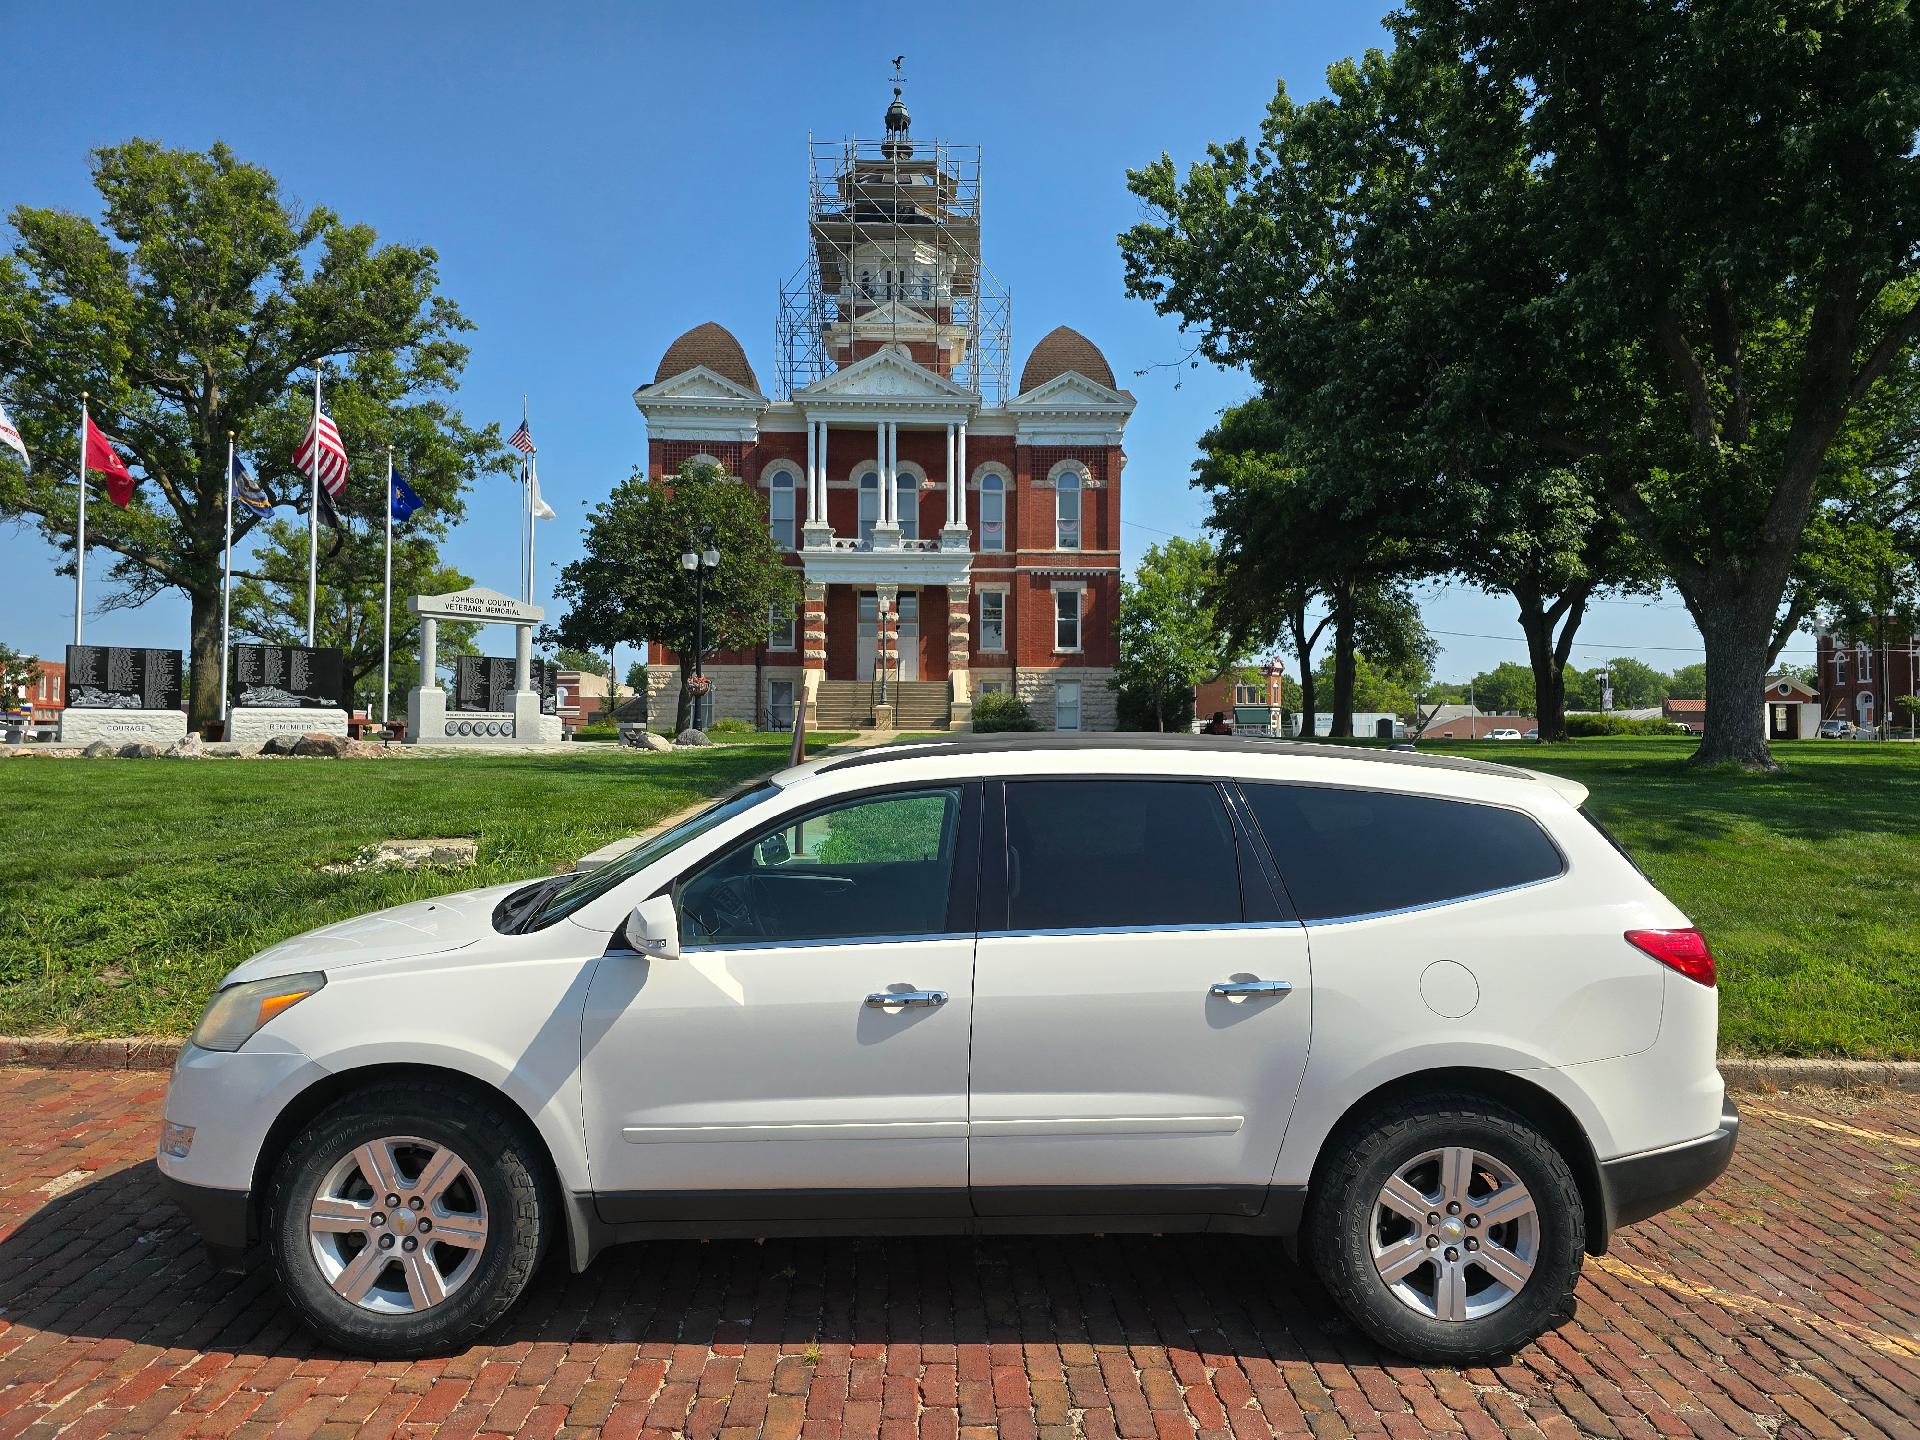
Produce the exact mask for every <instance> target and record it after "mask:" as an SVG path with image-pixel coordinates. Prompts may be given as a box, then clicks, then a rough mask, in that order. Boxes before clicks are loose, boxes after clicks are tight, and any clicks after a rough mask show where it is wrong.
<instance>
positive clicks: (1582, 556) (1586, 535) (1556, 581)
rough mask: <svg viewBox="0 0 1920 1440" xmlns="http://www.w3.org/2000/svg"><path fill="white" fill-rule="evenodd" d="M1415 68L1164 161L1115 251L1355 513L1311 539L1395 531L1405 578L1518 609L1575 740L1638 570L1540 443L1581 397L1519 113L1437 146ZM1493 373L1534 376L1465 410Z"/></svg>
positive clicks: (1130, 279) (1420, 70) (1130, 276)
mask: <svg viewBox="0 0 1920 1440" xmlns="http://www.w3.org/2000/svg"><path fill="white" fill-rule="evenodd" d="M1423 59H1424V57H1423V56H1421V55H1419V54H1414V55H1410V56H1409V55H1398V54H1396V55H1385V54H1382V53H1380V52H1377V51H1376V52H1370V53H1369V54H1367V55H1366V56H1365V57H1363V58H1362V59H1361V60H1359V61H1348V62H1343V63H1341V64H1339V65H1336V66H1334V67H1332V69H1331V70H1330V71H1329V72H1328V77H1327V78H1328V85H1329V89H1330V91H1331V94H1330V95H1329V96H1328V97H1327V98H1325V99H1322V100H1316V101H1313V102H1310V103H1307V104H1298V103H1296V102H1295V101H1293V100H1292V99H1291V97H1290V96H1289V95H1288V94H1287V92H1286V90H1285V88H1284V87H1282V88H1281V89H1280V91H1279V92H1278V94H1277V95H1276V96H1275V98H1274V100H1273V102H1272V104H1271V105H1270V106H1269V107H1268V111H1267V115H1266V118H1265V121H1264V123H1263V126H1262V129H1261V133H1260V137H1259V140H1258V142H1257V143H1254V144H1252V145H1249V144H1248V143H1247V142H1246V141H1235V142H1232V143H1230V144H1225V145H1219V146H1214V147H1212V148H1211V149H1210V151H1209V155H1208V159H1207V160H1206V161H1205V162H1203V163H1201V164H1198V165H1195V166H1193V167H1192V168H1191V169H1190V170H1189V171H1188V173H1187V174H1186V176H1185V177H1184V178H1182V177H1181V176H1180V175H1179V174H1178V172H1177V171H1176V169H1175V167H1174V164H1173V162H1172V160H1171V159H1170V158H1169V157H1166V156H1162V157H1161V158H1160V159H1159V160H1158V161H1156V162H1154V163H1153V164H1150V165H1148V166H1146V167H1144V168H1143V169H1141V170H1138V171H1134V172H1131V173H1130V174H1129V177H1128V181H1129V185H1130V187H1131V188H1132V189H1133V191H1134V192H1135V193H1136V194H1137V195H1138V196H1140V198H1141V199H1142V200H1143V201H1144V202H1145V204H1146V206H1147V210H1148V216H1147V218H1146V219H1145V220H1143V221H1142V222H1141V223H1139V224H1137V225H1135V226H1134V227H1133V228H1132V229H1130V230H1129V231H1127V232H1126V233H1125V234H1124V235H1122V236H1121V247H1122V250H1123V252H1124V254H1125V258H1126V262H1127V283H1128V288H1129V290H1130V291H1131V293H1133V294H1136V295H1139V296H1142V297H1144V298H1147V299H1150V300H1152V301H1153V302H1154V304H1155V305H1156V306H1157V308H1159V309H1160V310H1161V311H1162V312H1163V313H1174V314H1177V315H1179V316H1180V318H1181V323H1182V325H1183V327H1191V328H1193V329H1194V330H1195V331H1197V335H1198V340H1197V348H1198V349H1199V351H1200V352H1201V353H1202V354H1204V355H1205V356H1207V357H1208V358H1210V359H1213V360H1215V361H1217V362H1219V363H1221V364H1225V365H1234V366H1242V367H1245V368H1246V369H1247V370H1249V371H1250V372H1251V373H1252V374H1253V375H1254V377H1255V378H1256V379H1258V380H1259V381H1260V382H1261V384H1262V386H1263V387H1264V391H1265V396H1266V399H1267V400H1268V401H1269V402H1270V403H1271V404H1272V405H1273V407H1274V412H1275V414H1276V415H1278V416H1281V417H1284V425H1285V428H1286V430H1287V432H1288V434H1287V442H1286V443H1287V448H1288V449H1289V451H1290V452H1291V453H1292V454H1293V455H1294V456H1296V457H1307V456H1315V457H1318V462H1317V463H1315V464H1312V465H1309V466H1304V467H1303V473H1305V474H1307V475H1309V476H1315V477H1319V478H1320V479H1322V480H1323V481H1324V482H1325V483H1326V484H1327V485H1329V486H1330V487H1331V488H1332V489H1333V491H1334V492H1335V497H1334V498H1337V499H1338V501H1339V503H1340V505H1341V508H1342V510H1343V512H1344V513H1342V514H1338V515H1334V514H1328V515H1325V516H1324V517H1323V518H1322V519H1321V522H1320V523H1323V524H1340V523H1342V522H1345V524H1346V525H1347V527H1348V528H1349V529H1351V528H1352V527H1353V526H1355V525H1356V524H1359V525H1365V526H1366V529H1367V531H1368V533H1369V534H1370V535H1372V536H1376V537H1378V536H1392V535H1398V537H1399V538H1400V541H1401V543H1400V545H1399V547H1398V550H1397V552H1396V551H1395V550H1393V549H1392V548H1391V547H1389V548H1388V549H1387V550H1386V552H1385V553H1388V554H1393V553H1397V554H1398V555H1399V556H1400V557H1401V558H1402V559H1403V561H1404V563H1405V564H1406V567H1407V568H1406V569H1405V571H1404V572H1402V574H1401V575H1400V576H1397V577H1395V578H1406V577H1407V576H1411V575H1415V574H1419V573H1423V572H1424V571H1426V570H1449V571H1452V572H1454V573H1457V574H1459V575H1461V576H1462V577H1464V578H1465V579H1467V580H1468V581H1469V582H1470V583H1472V584H1474V585H1476V586H1478V587H1480V588H1483V589H1486V590H1489V591H1495V592H1500V591H1504V592H1506V593H1509V594H1511V595H1512V596H1513V597H1514V599H1515V601H1516V603H1517V606H1518V610H1519V619H1520V624H1521V629H1522V632H1523V633H1524V634H1525V636H1526V638H1527V642H1528V646H1529V652H1530V657H1531V660H1532V663H1533V667H1534V671H1535V681H1536V685H1535V688H1536V689H1537V691H1538V692H1539V693H1540V694H1541V695H1542V696H1544V697H1546V703H1545V704H1544V705H1543V707H1542V712H1541V719H1542V733H1543V734H1544V735H1546V736H1548V737H1549V738H1564V736H1565V719H1564V703H1563V700H1562V695H1561V691H1562V676H1563V673H1564V671H1565V668H1566V665H1567V659H1568V656H1569V654H1570V653H1571V649H1572V644H1573V636H1574V634H1575V632H1576V631H1577V629H1578V628H1579V625H1580V622H1581V620H1582V618H1583V617H1584V614H1585V610H1586V605H1587V602H1588V600H1589V599H1590V598H1591V597H1592V595H1593V594H1594V593H1595V592H1596V591H1597V590H1601V589H1605V588H1607V587H1609V586H1612V585H1616V584H1620V583H1624V582H1626V581H1629V580H1630V579H1632V578H1634V576H1633V556H1632V553H1631V550H1630V547H1628V546H1627V545H1626V544H1625V542H1624V538H1623V535H1622V527H1621V525H1620V524H1619V521H1618V518H1617V517H1616V516H1615V515H1614V513H1613V511H1612V509H1611V507H1610V506H1609V505H1608V504H1607V503H1606V501H1605V500H1604V498H1602V497H1600V496H1599V495H1598V493H1597V492H1598V489H1599V486H1598V483H1597V479H1596V477H1595V476H1594V475H1593V474H1591V473H1588V472H1586V471H1583V470H1578V469H1576V468H1574V467H1572V466H1570V465H1569V464H1568V463H1567V461H1566V460H1565V459H1564V457H1562V456H1561V455H1560V454H1559V453H1558V452H1557V451H1556V450H1555V449H1554V448H1553V447H1552V446H1551V445H1550V444H1549V443H1547V441H1546V440H1545V439H1543V437H1542V435H1541V433H1540V430H1541V426H1542V424H1543V423H1546V422H1548V421H1550V422H1551V423H1552V424H1553V425H1555V426H1556V427H1557V426H1558V425H1559V423H1560V413H1559V412H1560V411H1561V410H1562V409H1563V408H1564V407H1565V405H1566V403H1567V401H1566V397H1567V396H1568V395H1569V394H1570V393H1574V392H1573V390H1572V387H1571V386H1570V385H1569V384H1568V380H1567V367H1566V365H1565V364H1564V363H1562V361H1561V358H1560V352H1559V350H1558V349H1557V347H1556V345H1555V343H1554V342H1555V340H1556V338H1557V337H1555V336H1554V335H1553V334H1552V332H1551V329H1550V327H1549V326H1547V325H1546V324H1544V323H1542V321H1541V320H1540V319H1539V318H1538V317H1536V316H1534V315H1532V314H1531V313H1530V312H1529V310H1528V308H1527V302H1528V301H1529V300H1530V299H1531V298H1532V296H1533V295H1535V294H1536V293H1537V292H1538V291H1539V289H1540V288H1541V287H1542V286H1544V285H1545V284H1546V283H1547V281H1548V277H1547V275H1546V274H1545V273H1544V265H1545V262H1544V259H1543V257H1541V256H1540V255H1538V254H1537V253H1530V252H1529V251H1528V249H1527V246H1526V238H1525V236H1526V232H1525V228H1524V225H1522V224H1520V223H1519V222H1520V220H1521V219H1522V218H1523V217H1524V215H1525V213H1526V210H1527V206H1528V203H1529V197H1530V192H1531V190H1532V188H1533V187H1534V185H1535V184H1536V181H1535V179H1534V176H1533V172H1532V171H1531V170H1530V169H1529V167H1528V166H1527V165H1526V164H1525V163H1524V146H1523V143H1522V137H1521V134H1520V130H1519V126H1518V122H1517V117H1516V116H1515V115H1506V116H1499V117H1494V118H1493V119H1491V120H1486V121H1484V122H1483V124H1482V126H1481V131H1480V134H1479V136H1478V143H1477V145H1476V147H1475V148H1474V149H1473V150H1472V152H1471V153H1468V154H1461V153H1455V152H1453V151H1446V150H1443V149H1442V148H1441V147H1440V146H1439V145H1438V144H1437V141H1436V135H1435V133H1434V132H1435V128H1436V126H1438V125H1440V124H1442V123H1443V121H1444V117H1445V116H1446V114H1447V113H1448V112H1449V109H1450V108H1451V107H1453V106H1455V105H1456V104H1457V101H1456V100H1455V99H1454V98H1453V96H1452V94H1451V92H1452V91H1453V90H1455V89H1457V88H1458V85H1459V81H1458V79H1457V77H1455V76H1453V75H1452V74H1451V73H1450V72H1449V71H1448V70H1447V69H1446V68H1445V67H1439V66H1434V65H1431V64H1424V63H1422V61H1423ZM1496 122H1497V123H1496ZM1490 365H1491V366H1494V367H1497V368H1500V369H1502V370H1503V371H1510V372H1512V373H1514V374H1517V375H1520V376H1523V377H1525V382H1526V383H1525V389H1524V391H1523V392H1521V393H1519V394H1516V393H1514V392H1513V391H1511V390H1510V391H1509V393H1508V394H1506V395H1505V396H1503V401H1504V404H1505V407H1506V408H1505V409H1504V410H1496V409H1495V408H1493V407H1490V406H1488V405H1487V404H1485V403H1484V400H1483V399H1482V398H1481V397H1479V396H1478V395H1476V393H1475V388H1474V387H1475V385H1476V383H1477V382H1478V380H1479V378H1480V377H1481V376H1482V375H1483V374H1484V373H1485V371H1486V370H1487V368H1488V367H1489V366H1490ZM1523 399H1525V400H1530V401H1531V402H1532V406H1533V408H1532V409H1528V408H1527V407H1526V406H1525V405H1521V404H1519V403H1518V402H1520V401H1521V400H1523ZM1516 409H1518V411H1519V413H1520V417H1521V419H1522V420H1524V421H1525V422H1526V423H1520V424H1516V421H1515V418H1514V414H1513V412H1514V411H1515V410H1516ZM1341 648H1342V647H1340V646H1339V645H1338V644H1336V651H1338V650H1340V649H1341ZM1334 673H1335V676H1336V681H1337V679H1338V675H1339V671H1338V668H1337V667H1336V670H1335V672H1334ZM1337 689H1338V685H1337V683H1336V690H1337ZM1340 704H1341V702H1340V701H1339V700H1336V704H1335V708H1336V710H1337V709H1338V708H1339V706H1340Z"/></svg>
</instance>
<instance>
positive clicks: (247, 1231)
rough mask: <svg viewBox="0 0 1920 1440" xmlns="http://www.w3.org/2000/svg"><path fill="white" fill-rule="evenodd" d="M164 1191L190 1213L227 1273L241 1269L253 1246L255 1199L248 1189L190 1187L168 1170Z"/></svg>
mask: <svg viewBox="0 0 1920 1440" xmlns="http://www.w3.org/2000/svg"><path fill="white" fill-rule="evenodd" d="M160 1188H161V1189H162V1190H164V1191H165V1192H166V1195H167V1198H168V1199H169V1200H171V1201H173V1203H174V1204H176V1205H178V1206H179V1207H180V1208H181V1209H182V1210H183V1211H185V1212H186V1216H187V1219H189V1220H190V1221H192V1222H193V1228H194V1229H195V1230H197V1231H199V1232H200V1238H201V1239H202V1240H203V1241H205V1242H206V1246H207V1253H208V1254H209V1255H211V1256H212V1257H213V1261H214V1264H215V1265H217V1266H218V1267H219V1268H221V1269H223V1270H232V1269H236V1268H238V1267H239V1264H240V1259H241V1257H242V1256H243V1255H245V1254H246V1252H247V1247H248V1246H249V1245H251V1244H252V1243H253V1203H252V1200H253V1197H252V1196H250V1195H249V1194H248V1193H247V1192H246V1191H245V1190H218V1189H215V1188H214V1187H213V1186H211V1185H189V1184H188V1183H187V1182H186V1181H184V1180H176V1179H175V1178H174V1177H173V1176H171V1175H168V1174H167V1173H165V1172H164V1171H162V1172H161V1174H160Z"/></svg>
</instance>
